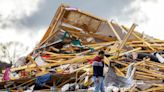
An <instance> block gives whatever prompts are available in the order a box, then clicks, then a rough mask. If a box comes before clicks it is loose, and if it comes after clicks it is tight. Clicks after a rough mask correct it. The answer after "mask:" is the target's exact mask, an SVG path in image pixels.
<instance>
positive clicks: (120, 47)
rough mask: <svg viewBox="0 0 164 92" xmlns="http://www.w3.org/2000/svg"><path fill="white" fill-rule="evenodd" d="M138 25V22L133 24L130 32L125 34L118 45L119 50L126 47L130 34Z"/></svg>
mask: <svg viewBox="0 0 164 92" xmlns="http://www.w3.org/2000/svg"><path fill="white" fill-rule="evenodd" d="M136 26H137V25H136V24H133V25H132V26H131V28H130V30H129V31H128V33H127V34H126V35H125V37H124V39H123V41H122V42H121V44H120V46H119V47H118V51H120V50H121V49H122V48H123V47H124V45H125V43H126V42H127V40H128V39H129V37H130V35H131V34H132V32H133V31H134V29H135V27H136Z"/></svg>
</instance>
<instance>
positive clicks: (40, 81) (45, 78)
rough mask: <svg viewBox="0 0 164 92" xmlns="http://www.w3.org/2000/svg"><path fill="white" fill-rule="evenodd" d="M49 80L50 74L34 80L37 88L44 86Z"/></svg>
mask: <svg viewBox="0 0 164 92" xmlns="http://www.w3.org/2000/svg"><path fill="white" fill-rule="evenodd" d="M50 80H51V74H50V73H49V74H45V75H43V76H39V77H37V78H36V84H37V85H39V86H44V85H45V84H46V82H48V81H50Z"/></svg>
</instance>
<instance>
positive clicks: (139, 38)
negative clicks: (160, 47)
mask: <svg viewBox="0 0 164 92" xmlns="http://www.w3.org/2000/svg"><path fill="white" fill-rule="evenodd" d="M122 27H123V28H124V29H125V30H126V31H128V28H127V27H125V26H122ZM132 35H133V36H135V37H136V38H137V39H138V40H140V41H142V42H143V43H145V44H146V45H147V46H148V47H149V48H150V49H151V50H153V51H155V49H154V48H152V47H151V46H150V44H149V43H148V42H146V41H145V40H144V39H142V38H141V37H139V36H138V35H137V34H135V33H134V32H133V33H132Z"/></svg>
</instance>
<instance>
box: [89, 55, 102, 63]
mask: <svg viewBox="0 0 164 92" xmlns="http://www.w3.org/2000/svg"><path fill="white" fill-rule="evenodd" d="M101 60H102V58H101V57H100V56H96V57H95V58H93V59H87V61H88V62H89V63H90V64H92V63H93V62H94V61H98V62H100V61H101Z"/></svg>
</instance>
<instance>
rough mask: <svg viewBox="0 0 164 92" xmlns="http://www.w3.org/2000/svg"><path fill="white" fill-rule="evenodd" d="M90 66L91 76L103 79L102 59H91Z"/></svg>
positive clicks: (97, 57)
mask: <svg viewBox="0 0 164 92" xmlns="http://www.w3.org/2000/svg"><path fill="white" fill-rule="evenodd" d="M92 65H93V76H96V77H103V71H104V63H103V62H102V58H100V57H99V56H96V57H95V58H94V59H93V64H92Z"/></svg>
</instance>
